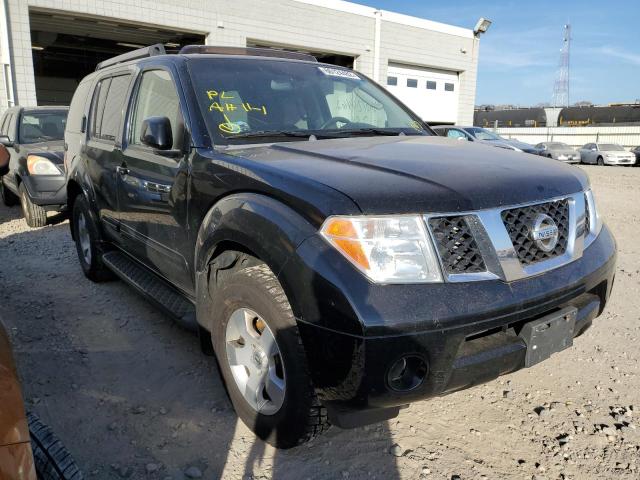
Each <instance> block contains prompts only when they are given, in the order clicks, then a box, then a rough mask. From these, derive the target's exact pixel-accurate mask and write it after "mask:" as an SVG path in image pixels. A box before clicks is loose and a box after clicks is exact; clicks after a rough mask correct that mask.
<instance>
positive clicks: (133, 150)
mask: <svg viewBox="0 0 640 480" xmlns="http://www.w3.org/2000/svg"><path fill="white" fill-rule="evenodd" d="M134 95H135V96H134V98H133V102H132V105H131V107H130V113H129V131H128V134H127V139H126V148H124V149H123V158H122V163H121V165H120V166H119V167H118V173H119V174H118V208H119V218H120V226H121V234H122V237H123V242H124V245H125V249H126V250H128V251H129V252H130V253H131V254H132V255H133V256H135V257H136V258H138V259H139V260H141V261H142V262H143V263H145V264H146V265H147V266H149V267H150V268H151V269H153V270H155V271H156V272H157V273H159V274H160V275H161V276H163V277H165V278H166V279H168V280H170V281H171V282H172V283H174V284H176V285H177V286H178V287H180V288H181V289H183V290H184V291H186V292H191V291H192V288H193V285H192V280H191V275H190V273H189V272H190V270H189V268H188V266H187V261H186V259H185V257H184V255H183V251H184V249H185V248H188V247H187V245H189V242H188V238H189V231H188V225H187V210H186V207H187V190H186V189H187V180H188V172H189V169H188V161H187V160H188V159H187V154H186V153H187V149H185V147H184V144H185V141H184V139H185V133H184V132H185V128H184V121H183V115H182V111H183V110H182V108H181V106H180V99H179V96H178V93H177V90H176V86H175V83H174V81H173V79H172V76H171V74H170V72H169V71H167V70H164V69H153V70H146V71H143V72H142V73H141V74H140V78H139V79H138V85H137V89H136V92H135V94H134ZM151 117H166V118H167V119H168V120H169V122H170V124H171V136H172V140H173V142H172V145H171V148H170V149H168V150H164V151H163V150H157V149H154V148H152V147H150V146H147V145H145V144H144V143H143V142H142V140H141V134H142V124H143V122H144V120H145V119H148V118H151Z"/></svg>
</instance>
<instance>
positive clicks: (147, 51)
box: [96, 43, 166, 70]
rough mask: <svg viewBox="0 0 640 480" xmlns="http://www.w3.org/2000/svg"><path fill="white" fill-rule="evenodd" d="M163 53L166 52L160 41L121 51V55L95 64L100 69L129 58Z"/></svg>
mask: <svg viewBox="0 0 640 480" xmlns="http://www.w3.org/2000/svg"><path fill="white" fill-rule="evenodd" d="M165 53H166V52H165V50H164V45H162V44H161V43H156V44H155V45H151V46H149V47H144V48H138V49H137V50H132V51H130V52H127V53H123V54H122V55H118V56H117V57H113V58H109V59H107V60H104V61H102V62H100V63H99V64H98V65H97V66H96V70H102V69H103V68H106V67H110V66H112V65H117V64H119V63H124V62H128V61H129V60H137V59H138V58H146V57H154V56H156V55H164V54H165Z"/></svg>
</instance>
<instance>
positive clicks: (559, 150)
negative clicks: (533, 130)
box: [536, 142, 580, 163]
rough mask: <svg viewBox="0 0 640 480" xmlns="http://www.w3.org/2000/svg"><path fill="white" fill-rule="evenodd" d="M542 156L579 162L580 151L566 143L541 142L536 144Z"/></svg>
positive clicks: (566, 161) (567, 161) (562, 160)
mask: <svg viewBox="0 0 640 480" xmlns="http://www.w3.org/2000/svg"><path fill="white" fill-rule="evenodd" d="M536 148H537V149H538V150H539V151H540V155H542V156H543V157H548V158H553V159H554V160H560V161H561V162H565V163H579V162H580V152H577V151H576V150H574V149H573V148H571V147H570V146H569V145H567V144H566V143H562V142H542V143H539V144H537V145H536Z"/></svg>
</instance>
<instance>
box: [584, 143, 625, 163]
mask: <svg viewBox="0 0 640 480" xmlns="http://www.w3.org/2000/svg"><path fill="white" fill-rule="evenodd" d="M580 158H581V160H582V163H593V164H597V165H633V164H634V163H636V156H635V154H634V153H632V152H629V151H627V150H625V149H624V148H623V147H622V146H621V145H618V144H617V143H587V144H586V145H585V146H583V147H582V148H581V149H580Z"/></svg>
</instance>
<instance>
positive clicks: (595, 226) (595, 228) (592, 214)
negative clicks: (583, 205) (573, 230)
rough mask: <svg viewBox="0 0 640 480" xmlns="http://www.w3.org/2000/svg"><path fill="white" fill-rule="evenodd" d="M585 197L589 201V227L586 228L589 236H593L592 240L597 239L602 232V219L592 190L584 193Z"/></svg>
mask: <svg viewBox="0 0 640 480" xmlns="http://www.w3.org/2000/svg"><path fill="white" fill-rule="evenodd" d="M584 197H585V200H586V201H587V208H588V210H589V225H586V228H587V230H588V232H589V235H590V236H593V237H592V238H595V237H597V236H598V234H599V233H600V230H602V218H601V217H600V213H599V212H598V207H597V206H596V200H595V197H594V196H593V192H592V191H591V189H589V190H587V191H586V192H584Z"/></svg>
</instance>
